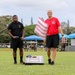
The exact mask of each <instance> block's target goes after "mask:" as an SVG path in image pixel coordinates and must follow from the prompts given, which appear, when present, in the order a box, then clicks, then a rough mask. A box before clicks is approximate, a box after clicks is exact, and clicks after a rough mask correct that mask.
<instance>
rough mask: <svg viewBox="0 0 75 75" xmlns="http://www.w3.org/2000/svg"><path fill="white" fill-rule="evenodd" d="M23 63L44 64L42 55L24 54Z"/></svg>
mask: <svg viewBox="0 0 75 75" xmlns="http://www.w3.org/2000/svg"><path fill="white" fill-rule="evenodd" d="M24 64H25V65H44V58H43V56H26V59H25V61H24Z"/></svg>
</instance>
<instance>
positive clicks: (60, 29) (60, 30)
mask: <svg viewBox="0 0 75 75" xmlns="http://www.w3.org/2000/svg"><path fill="white" fill-rule="evenodd" d="M58 29H59V32H60V33H61V34H62V39H64V33H63V31H62V28H61V26H59V27H58Z"/></svg>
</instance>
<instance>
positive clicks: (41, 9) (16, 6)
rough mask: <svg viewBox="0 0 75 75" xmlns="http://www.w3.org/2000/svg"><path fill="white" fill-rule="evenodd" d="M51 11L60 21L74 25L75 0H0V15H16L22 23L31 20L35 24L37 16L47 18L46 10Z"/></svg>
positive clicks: (25, 23)
mask: <svg viewBox="0 0 75 75" xmlns="http://www.w3.org/2000/svg"><path fill="white" fill-rule="evenodd" d="M50 9H51V10H52V11H53V16H55V17H57V18H58V19H59V21H60V22H67V20H69V21H70V26H75V0H1V1H0V16H3V15H14V14H16V15H18V18H19V21H21V19H23V23H24V25H28V24H30V23H31V22H30V19H31V17H33V22H34V23H35V24H37V20H38V17H43V18H44V19H47V11H48V10H50Z"/></svg>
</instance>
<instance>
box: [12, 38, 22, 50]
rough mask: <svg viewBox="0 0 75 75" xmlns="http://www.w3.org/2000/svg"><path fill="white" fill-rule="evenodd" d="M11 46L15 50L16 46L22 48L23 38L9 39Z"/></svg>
mask: <svg viewBox="0 0 75 75" xmlns="http://www.w3.org/2000/svg"><path fill="white" fill-rule="evenodd" d="M11 48H12V49H13V50H16V49H17V48H23V40H21V39H20V38H17V39H11Z"/></svg>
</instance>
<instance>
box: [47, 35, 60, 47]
mask: <svg viewBox="0 0 75 75" xmlns="http://www.w3.org/2000/svg"><path fill="white" fill-rule="evenodd" d="M58 45H59V35H58V34H56V35H51V36H47V37H46V47H47V48H58Z"/></svg>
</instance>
